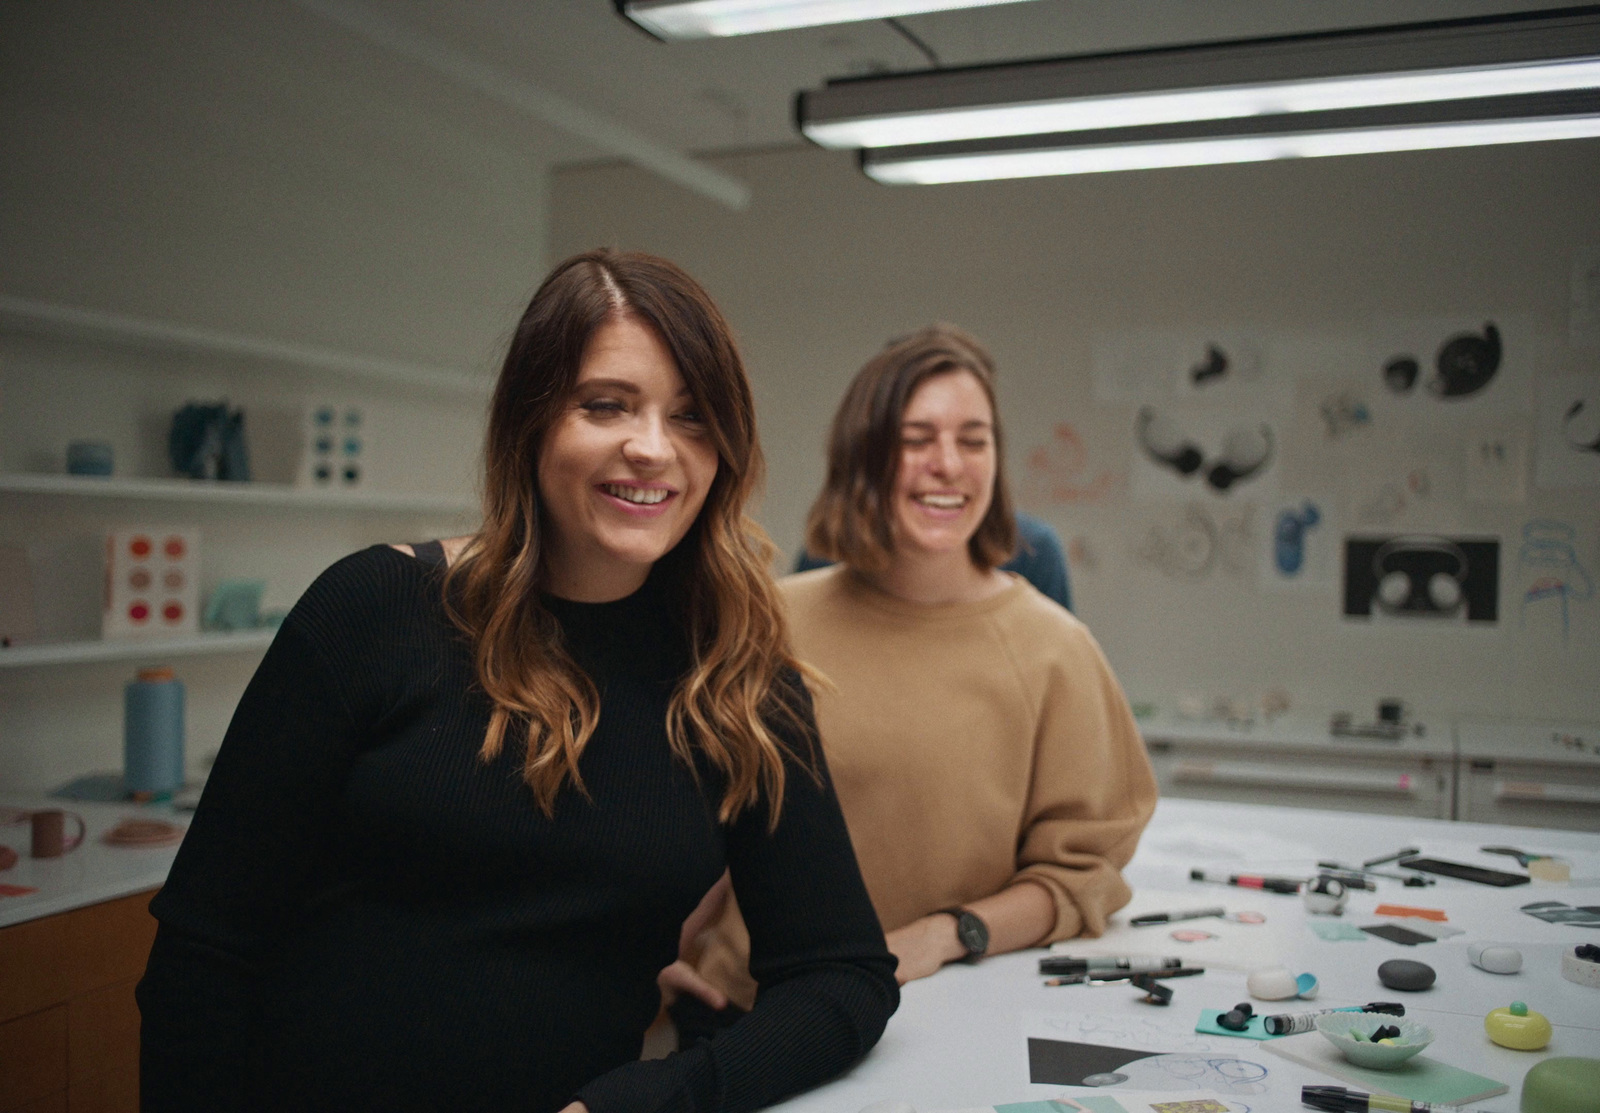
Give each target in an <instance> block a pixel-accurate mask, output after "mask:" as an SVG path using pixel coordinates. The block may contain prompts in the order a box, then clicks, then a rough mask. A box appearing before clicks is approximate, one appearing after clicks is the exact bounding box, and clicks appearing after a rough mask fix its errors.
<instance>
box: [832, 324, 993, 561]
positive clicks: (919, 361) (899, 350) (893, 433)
mask: <svg viewBox="0 0 1600 1113" xmlns="http://www.w3.org/2000/svg"><path fill="white" fill-rule="evenodd" d="M953 371H966V372H968V373H970V374H971V375H972V377H973V378H975V379H977V380H978V383H979V385H981V386H982V387H983V391H984V393H985V394H987V395H988V396H989V408H990V409H991V410H992V411H993V412H994V451H995V471H994V496H993V498H992V499H991V500H990V502H989V512H988V513H987V514H985V515H984V518H983V521H982V522H979V523H978V529H977V532H976V533H974V534H973V535H972V538H971V540H969V541H968V542H967V551H968V552H969V553H970V554H971V555H972V563H973V564H975V565H977V566H978V567H979V568H982V569H984V570H985V571H987V570H989V569H991V568H997V567H999V566H1000V565H1002V564H1004V563H1005V562H1006V561H1008V560H1010V559H1011V556H1012V554H1013V553H1014V552H1016V548H1017V525H1016V517H1015V516H1014V515H1013V514H1012V511H1011V491H1010V488H1009V486H1008V485H1007V484H1006V473H1005V451H1004V445H1003V443H1002V441H1001V438H1000V407H999V406H998V405H996V404H995V394H994V381H995V367H994V360H993V359H992V358H991V357H990V355H989V353H988V352H987V351H986V350H985V349H984V347H983V345H982V344H980V343H978V341H977V340H976V338H974V337H973V336H972V335H970V334H969V333H966V332H964V331H962V330H961V329H958V328H956V327H955V326H954V325H945V324H937V325H929V326H928V327H926V328H922V329H918V330H917V331H916V332H914V333H912V334H910V335H909V336H903V337H901V338H900V339H898V340H893V341H891V342H890V343H889V346H888V347H886V348H884V349H883V351H881V352H879V353H878V354H877V355H875V356H873V357H872V358H871V359H870V360H868V361H867V363H866V366H864V367H863V368H861V370H860V371H858V372H857V373H856V377H855V379H854V380H853V381H852V382H851V383H850V387H849V389H848V390H846V391H845V393H844V399H843V400H842V401H841V402H840V403H839V409H838V412H836V413H835V414H834V415H833V426H832V428H831V429H830V430H829V432H828V478H827V481H826V482H825V483H824V484H823V487H822V493H821V494H819V495H818V496H817V501H816V502H814V503H812V505H811V513H810V514H809V515H807V517H806V549H807V551H808V552H810V553H812V554H813V555H815V556H818V557H821V558H823V559H824V560H836V561H843V562H844V563H846V564H848V565H850V566H851V567H852V568H856V569H859V570H861V571H863V572H882V571H883V570H885V569H886V568H887V567H888V566H889V563H890V560H891V557H892V555H893V553H894V488H895V481H896V480H897V479H898V477H899V471H900V438H901V432H900V425H901V422H902V421H903V420H904V419H905V413H906V405H907V403H909V402H910V400H911V396H912V394H914V393H916V389H917V387H919V386H921V385H922V383H923V382H924V381H925V380H927V379H930V378H932V377H933V376H935V375H944V374H948V373H950V372H953Z"/></svg>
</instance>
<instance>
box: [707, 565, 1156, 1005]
mask: <svg viewBox="0 0 1600 1113" xmlns="http://www.w3.org/2000/svg"><path fill="white" fill-rule="evenodd" d="M1012 580H1013V583H1012V584H1011V586H1010V587H1008V588H1007V589H1006V590H1004V591H1002V592H1000V593H999V594H998V595H994V596H991V597H990V598H987V599H982V600H979V601H977V602H972V603H956V604H949V605H938V606H928V605H922V604H916V603H908V602H905V601H903V600H900V599H897V598H895V597H893V596H890V595H887V594H885V593H883V592H881V591H879V590H877V589H876V588H874V587H872V586H871V585H869V584H868V583H867V582H866V581H865V580H863V579H862V578H861V577H859V576H857V575H855V574H854V573H852V572H850V571H849V570H848V569H846V568H845V567H844V566H842V565H835V566H833V567H830V568H822V569H818V570H816V571H814V572H804V573H801V574H800V575H797V576H790V577H788V578H787V579H785V580H783V581H782V587H783V591H784V595H785V596H786V598H787V601H788V605H789V619H790V622H791V623H792V627H793V632H794V639H795V646H796V649H797V651H798V653H799V656H800V658H801V659H802V660H804V661H806V662H808V663H810V664H812V665H814V666H816V667H817V668H818V669H820V670H821V671H822V672H823V673H824V674H825V675H826V676H827V677H828V679H829V680H830V681H831V682H832V683H833V685H834V690H833V691H826V690H822V691H818V692H816V710H817V725H818V727H819V729H820V730H821V732H822V744H823V749H824V751H825V752H826V754H827V760H828V767H829V770H830V772H831V773H832V775H833V779H834V784H835V787H836V789H837V791H838V795H839V803H840V805H841V806H842V807H843V809H844V816H845V821H846V823H847V824H848V826H849V828H850V836H851V840H852V841H853V842H854V844H855V850H856V857H857V858H858V860H859V861H860V863H861V873H862V876H863V878H864V879H865V880H866V883H867V892H868V893H869V894H870V895H871V897H872V902H873V905H874V906H875V907H876V908H877V911H878V918H879V920H880V921H881V922H882V924H883V929H884V930H885V931H893V930H895V929H896V928H899V927H903V926H904V925H906V924H909V923H911V922H912V921H914V920H917V919H919V918H921V917H923V916H926V915H928V914H929V913H931V912H936V911H938V910H939V909H941V908H949V907H951V906H953V905H958V904H963V903H966V902H969V901H974V900H978V899H979V898H981V897H986V896H989V895H990V894H992V893H996V892H999V891H1000V890H1001V889H1004V888H1006V887H1007V886H1009V885H1011V884H1013V883H1015V882H1017V881H1020V880H1023V879H1026V880H1028V881H1033V882H1037V883H1038V884H1040V885H1042V886H1043V887H1044V888H1045V889H1046V890H1047V891H1048V892H1049V893H1050V895H1051V896H1052V897H1053V898H1054V900H1055V906H1056V922H1055V926H1054V928H1053V929H1052V930H1051V932H1050V934H1049V936H1048V938H1047V940H1046V941H1054V940H1057V939H1066V938H1070V937H1072V936H1075V935H1079V934H1087V935H1099V934H1100V933H1101V932H1103V931H1104V930H1105V926H1106V917H1107V916H1108V915H1109V914H1110V913H1112V912H1114V911H1116V910H1117V909H1118V908H1121V907H1122V906H1123V905H1124V904H1126V903H1127V902H1128V899H1129V897H1130V895H1131V894H1130V891H1129V889H1128V886H1127V885H1126V883H1124V882H1123V880H1122V875H1121V873H1120V872H1119V871H1120V869H1121V867H1122V866H1124V865H1126V864H1127V862H1128V859H1129V858H1131V857H1132V856H1133V852H1134V849H1135V848H1136V847H1137V845H1138V842H1139V835H1140V832H1142V831H1143V830H1144V826H1145V823H1146V822H1148V821H1149V819H1150V814H1151V812H1152V811H1153V810H1154V808H1155V802H1156V783H1155V778H1154V776H1153V775H1152V773H1151V771H1150V762H1149V759H1148V758H1147V757H1146V755H1145V749H1144V743H1143V741H1142V740H1141V739H1140V737H1139V732H1138V728H1137V727H1135V726H1134V722H1133V715H1132V714H1131V712H1130V711H1129V710H1128V702H1127V699H1126V697H1124V695H1123V693H1122V688H1121V686H1120V685H1118V683H1117V680H1116V677H1114V676H1113V675H1112V673H1111V667H1110V666H1109V665H1108V664H1107V663H1106V659H1105V656H1104V655H1103V654H1102V653H1101V651H1100V647H1099V645H1097V644H1096V643H1095V640H1094V638H1093V637H1092V636H1091V635H1090V633H1089V631H1088V628H1087V627H1085V626H1084V625H1083V623H1081V622H1079V621H1078V620H1077V619H1076V618H1074V617H1073V616H1072V615H1071V614H1069V613H1068V612H1067V611H1066V610H1064V609H1062V608H1061V607H1059V606H1057V605H1056V604H1055V603H1053V602H1051V601H1050V600H1048V599H1046V598H1045V597H1044V596H1043V595H1041V594H1039V592H1037V591H1036V590H1034V588H1033V587H1032V585H1030V584H1029V583H1028V582H1027V581H1026V580H1023V579H1022V578H1020V577H1017V576H1012ZM731 905H732V902H730V906H731ZM702 944H703V947H702V951H701V954H700V957H699V960H698V962H697V966H698V967H699V969H700V971H701V973H703V974H705V975H706V976H707V977H708V978H709V979H710V980H711V981H713V982H715V983H716V984H718V985H720V986H722V987H723V988H724V989H725V990H727V991H728V993H729V995H730V996H731V997H732V998H733V999H734V1000H735V1001H737V1002H738V1003H740V1004H741V1005H743V1006H745V1007H746V1008H748V1007H749V1006H750V1005H751V1003H752V1002H753V1001H754V996H755V985H754V983H753V982H752V981H751V980H750V978H749V975H748V974H747V973H746V972H745V965H746V962H747V959H748V952H749V939H748V935H747V934H746V933H745V931H744V924H743V922H742V921H741V920H740V919H739V915H738V910H737V908H733V907H730V909H729V910H728V912H727V914H726V915H724V916H723V918H722V919H721V921H720V922H719V923H718V924H716V926H715V927H714V928H712V929H711V930H710V931H709V932H707V933H706V934H705V935H704V936H703V937H702Z"/></svg>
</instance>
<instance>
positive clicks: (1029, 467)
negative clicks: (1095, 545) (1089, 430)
mask: <svg viewBox="0 0 1600 1113" xmlns="http://www.w3.org/2000/svg"><path fill="white" fill-rule="evenodd" d="M1023 465H1024V471H1023V497H1024V499H1025V500H1026V501H1027V502H1028V503H1029V504H1030V505H1033V506H1042V505H1054V506H1082V505H1095V504H1098V503H1103V502H1105V501H1107V499H1109V498H1110V497H1111V496H1112V495H1113V494H1114V493H1116V492H1117V491H1118V490H1120V489H1121V488H1122V486H1123V485H1124V483H1125V482H1126V479H1127V476H1126V473H1125V472H1124V473H1120V474H1119V473H1118V472H1115V471H1112V470H1111V469H1109V468H1103V467H1096V466H1094V464H1093V462H1092V461H1091V459H1090V452H1089V446H1088V444H1087V442H1086V441H1085V439H1084V437H1083V434H1081V433H1080V432H1079V431H1078V429H1077V427H1076V426H1074V425H1073V424H1072V423H1071V422H1067V421H1061V422H1057V423H1056V426H1055V428H1054V429H1053V430H1052V432H1051V437H1050V440H1049V442H1048V443H1046V444H1042V445H1039V446H1038V447H1036V448H1032V449H1029V450H1028V454H1027V455H1026V456H1025V457H1024V459H1023Z"/></svg>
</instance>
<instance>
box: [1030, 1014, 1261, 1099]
mask: <svg viewBox="0 0 1600 1113" xmlns="http://www.w3.org/2000/svg"><path fill="white" fill-rule="evenodd" d="M1023 1033H1024V1035H1025V1036H1026V1037H1027V1043H1028V1070H1029V1081H1031V1082H1033V1083H1036V1084H1044V1085H1059V1086H1117V1087H1121V1086H1122V1085H1124V1084H1126V1085H1127V1088H1128V1089H1130V1090H1160V1091H1174V1090H1178V1091H1183V1090H1205V1091H1209V1092H1211V1093H1218V1094H1226V1095H1248V1094H1259V1093H1263V1092H1265V1090H1266V1085H1265V1080H1266V1078H1267V1075H1268V1073H1269V1072H1268V1070H1267V1068H1266V1067H1265V1066H1263V1065H1262V1064H1260V1063H1256V1062H1253V1061H1250V1060H1246V1059H1240V1058H1238V1056H1237V1052H1236V1050H1235V1047H1236V1045H1234V1042H1233V1041H1232V1040H1224V1039H1220V1038H1217V1037H1211V1036H1205V1035H1201V1034H1199V1033H1196V1032H1193V1031H1185V1030H1176V1029H1174V1027H1173V1026H1172V1025H1171V1024H1170V1022H1166V1021H1161V1020H1151V1019H1146V1018H1142V1017H1130V1016H1108V1015H1095V1014H1084V1013H1076V1014H1071V1015H1062V1014H1055V1013H1033V1014H1025V1015H1024V1019H1023Z"/></svg>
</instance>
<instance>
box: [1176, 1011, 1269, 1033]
mask: <svg viewBox="0 0 1600 1113" xmlns="http://www.w3.org/2000/svg"><path fill="white" fill-rule="evenodd" d="M1227 1011H1228V1010H1227V1009H1201V1010H1200V1020H1199V1022H1198V1023H1197V1024H1196V1025H1195V1026H1194V1030H1195V1031H1196V1032H1204V1033H1205V1034H1206V1035H1208V1036H1239V1037H1240V1038H1242V1039H1247V1040H1275V1039H1277V1038H1278V1037H1277V1036H1269V1035H1268V1034H1267V1029H1266V1027H1265V1026H1264V1025H1263V1024H1262V1022H1261V1017H1259V1016H1252V1017H1251V1018H1250V1021H1249V1023H1248V1024H1246V1025H1245V1029H1244V1031H1242V1032H1235V1031H1234V1030H1233V1029H1232V1028H1224V1027H1222V1025H1220V1024H1218V1023H1217V1017H1219V1016H1221V1015H1222V1014H1223V1013H1225V1012H1227Z"/></svg>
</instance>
